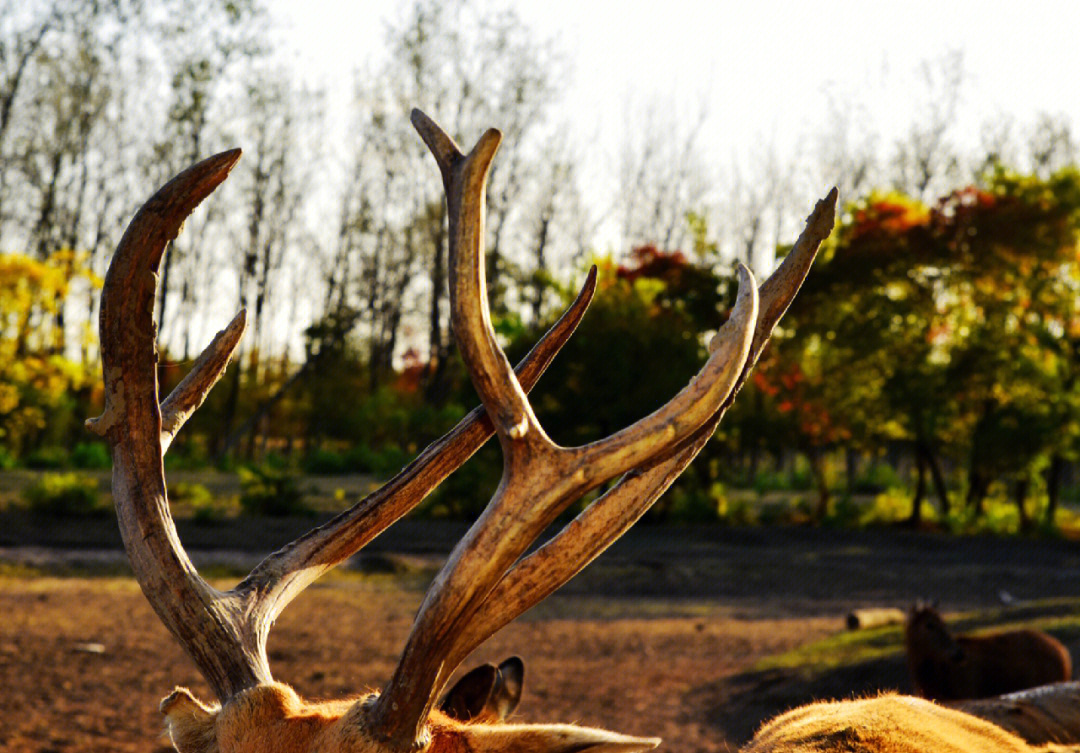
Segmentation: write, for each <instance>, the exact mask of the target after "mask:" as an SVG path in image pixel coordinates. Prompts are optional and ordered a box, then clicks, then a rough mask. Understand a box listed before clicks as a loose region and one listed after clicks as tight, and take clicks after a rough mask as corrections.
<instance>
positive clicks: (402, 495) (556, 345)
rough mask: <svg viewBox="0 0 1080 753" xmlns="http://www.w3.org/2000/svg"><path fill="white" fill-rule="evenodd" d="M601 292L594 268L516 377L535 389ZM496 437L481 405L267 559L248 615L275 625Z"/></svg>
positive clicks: (243, 586)
mask: <svg viewBox="0 0 1080 753" xmlns="http://www.w3.org/2000/svg"><path fill="white" fill-rule="evenodd" d="M595 292H596V267H592V268H591V269H590V270H589V273H588V276H587V277H586V280H585V284H584V285H583V286H582V288H581V292H580V293H578V297H577V298H576V299H575V300H574V302H573V303H572V304H571V305H570V306H569V307H568V308H567V309H566V311H565V312H564V313H563V315H562V316H561V317H560V318H559V320H558V321H557V322H555V324H554V325H552V327H551V329H550V330H548V332H547V333H546V334H545V335H544V336H543V337H542V338H541V339H540V341H539V342H537V344H536V346H535V347H534V348H533V349H532V350H531V351H530V352H529V354H528V355H526V356H525V358H523V359H522V360H521V363H519V364H518V366H517V375H518V378H519V379H520V380H521V384H522V386H523V387H524V389H525V390H531V389H532V388H533V386H534V385H535V384H536V382H537V381H538V380H539V379H540V377H541V376H542V375H543V373H544V371H545V370H546V369H547V367H548V366H549V365H550V364H551V361H552V360H553V359H554V358H555V355H556V354H557V353H558V352H559V350H560V349H561V348H562V346H563V345H565V344H566V342H567V341H568V340H569V339H570V336H571V335H572V334H573V333H574V330H575V329H577V325H578V324H579V323H580V322H581V318H582V317H583V316H584V315H585V311H586V310H587V309H588V306H589V303H590V301H591V300H592V296H593V294H594V293H595ZM493 433H494V428H493V426H492V423H491V419H490V418H488V415H487V412H486V411H485V410H484V407H483V406H482V405H478V406H477V407H476V408H474V409H473V410H472V411H470V412H469V414H468V415H466V416H465V418H463V419H462V420H461V421H460V422H458V424H457V426H455V427H454V428H453V429H451V430H450V431H449V432H447V433H446V434H445V435H443V436H442V437H440V438H439V439H437V440H436V441H435V442H433V443H431V444H430V445H429V446H428V447H427V448H426V449H425V450H424V451H423V452H422V453H420V454H419V455H418V456H417V457H416V459H415V460H413V462H411V463H410V464H409V465H407V466H406V467H405V468H403V469H402V470H401V472H400V473H398V474H397V475H396V476H394V478H392V479H390V480H389V481H387V482H386V484H384V485H383V486H382V487H380V488H379V489H378V490H376V491H375V492H373V493H372V494H370V495H368V496H367V497H365V498H364V499H362V500H361V501H360V502H358V503H357V504H356V505H354V506H353V507H351V508H350V509H348V510H346V511H345V512H343V513H341V514H340V515H338V516H337V517H336V518H334V519H333V520H331V521H329V522H327V523H326V524H324V525H322V526H320V527H318V528H316V529H314V530H312V531H310V532H309V533H307V534H305V535H304V536H301V537H300V538H299V539H297V540H296V541H293V542H292V543H290V544H288V545H287V546H285V547H284V548H282V549H281V550H279V551H277V552H275V553H274V554H272V555H270V556H269V557H267V558H266V559H265V560H264V561H263V562H261V563H260V564H259V565H258V566H257V567H256V568H255V569H254V570H253V571H252V572H251V574H250V575H249V576H248V577H247V578H246V579H245V580H244V581H243V582H242V583H240V584H239V585H238V586H237V587H236V590H237V591H238V592H242V593H245V594H247V595H248V600H249V602H255V603H253V604H252V606H251V608H250V609H249V613H250V614H251V618H252V620H253V621H255V622H257V623H258V624H260V625H265V626H269V624H271V623H272V622H273V621H274V619H275V618H276V617H277V615H278V614H279V613H280V612H281V610H282V609H284V608H285V606H286V605H287V604H288V603H289V602H290V601H292V599H293V598H294V597H295V596H296V594H298V593H300V591H301V590H303V588H304V587H306V586H307V585H308V584H310V583H311V582H313V581H314V580H315V579H316V578H318V577H319V575H320V574H322V573H323V572H325V571H326V570H328V569H330V568H332V567H333V566H335V565H337V564H338V563H340V562H343V561H344V560H346V559H348V558H349V557H351V556H352V555H354V554H355V553H356V552H358V551H359V550H360V549H361V548H363V547H364V545H366V544H367V543H368V542H369V541H371V540H372V539H373V538H375V537H376V536H377V535H379V534H380V533H381V532H382V531H384V530H386V528H387V527H389V526H390V524H392V523H393V522H394V521H396V520H398V519H399V518H401V517H402V516H403V515H405V514H406V513H407V512H409V511H410V510H411V509H413V508H414V507H415V506H416V505H417V504H419V503H420V502H421V501H422V500H423V499H424V498H425V497H426V496H427V495H428V494H429V493H430V492H431V491H432V490H433V489H434V488H435V487H437V486H438V485H439V484H440V483H442V481H443V479H445V478H446V477H447V476H449V475H450V474H451V473H453V472H454V471H455V470H457V469H458V468H460V467H461V465H462V464H463V463H464V462H465V461H466V460H468V459H469V458H470V457H472V455H473V453H474V452H476V450H478V449H479V448H480V447H481V446H482V445H483V444H484V442H486V441H487V440H488V439H489V438H490V437H491V435H492V434H493Z"/></svg>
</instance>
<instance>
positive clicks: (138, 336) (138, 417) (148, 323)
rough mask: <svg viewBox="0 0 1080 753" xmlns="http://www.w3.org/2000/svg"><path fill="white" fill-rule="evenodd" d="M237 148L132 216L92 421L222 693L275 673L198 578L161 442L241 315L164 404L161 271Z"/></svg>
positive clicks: (161, 579) (150, 561)
mask: <svg viewBox="0 0 1080 753" xmlns="http://www.w3.org/2000/svg"><path fill="white" fill-rule="evenodd" d="M239 158H240V150H239V149H234V150H232V151H228V152H223V153H222V154H218V155H216V156H214V157H210V158H209V159H207V160H204V161H203V162H200V163H199V164H197V165H195V166H193V167H191V168H189V169H188V170H186V171H184V172H183V173H181V174H180V175H178V176H176V177H175V178H173V179H172V180H171V181H169V182H168V183H167V184H166V185H165V186H164V187H162V188H161V189H160V190H159V191H158V192H157V193H156V194H154V196H153V197H151V198H150V200H149V201H147V202H146V203H145V204H144V205H143V206H142V208H141V209H139V211H138V212H137V213H136V215H135V217H134V219H132V221H131V224H130V225H128V228H127V231H126V232H125V233H124V236H123V238H122V239H121V240H120V243H119V245H118V246H117V249H116V254H115V255H114V257H113V260H112V263H111V264H110V265H109V271H108V273H107V274H106V276H105V284H104V287H103V289H102V294H101V319H100V330H101V349H102V353H101V356H102V368H103V372H104V376H105V411H104V412H103V413H102V415H101V416H100V417H99V418H97V419H93V420H90V421H88V422H87V426H88V428H90V429H91V430H92V431H95V432H96V433H98V434H100V435H101V436H103V437H105V438H106V439H107V440H108V442H109V443H110V445H111V446H112V454H113V497H114V499H115V502H116V512H117V521H118V523H119V525H120V532H121V535H122V537H123V540H124V547H125V549H126V550H127V553H128V557H129V559H130V560H131V565H132V569H133V570H134V572H135V577H136V578H137V580H138V581H139V585H140V586H142V589H143V593H145V594H146V597H147V599H148V600H149V602H150V604H151V606H153V608H154V610H155V611H156V612H157V613H158V616H159V617H161V620H162V621H163V622H164V623H165V625H166V626H167V627H168V628H169V630H170V631H171V632H172V633H173V635H175V636H176V637H177V639H178V640H179V641H180V643H181V645H182V646H183V647H184V649H185V650H186V651H187V653H188V654H189V655H190V656H191V657H192V659H193V660H194V661H195V663H196V665H197V666H198V667H199V669H200V670H201V671H202V672H203V674H204V675H205V676H206V679H207V680H208V681H209V682H210V684H211V685H212V686H213V688H214V691H215V692H216V693H217V694H218V696H219V697H221V698H227V697H229V696H230V695H232V694H234V693H236V692H238V691H239V690H242V689H243V688H245V687H250V686H251V685H254V684H256V683H258V682H260V681H268V680H269V679H270V672H269V668H268V667H267V665H266V661H265V657H264V656H262V655H261V652H259V651H257V650H255V647H254V646H252V645H251V643H250V642H249V641H247V640H245V636H244V635H243V632H242V631H241V630H240V629H239V627H238V622H237V620H236V618H235V614H234V610H235V607H236V603H235V601H234V600H233V599H230V598H229V597H228V596H227V595H226V594H221V593H219V592H218V591H216V590H215V589H213V588H211V587H210V586H209V585H208V584H207V583H206V582H205V581H204V580H203V579H202V578H200V577H199V574H198V572H196V570H195V567H194V566H193V565H192V564H191V561H190V560H189V559H188V557H187V553H186V552H185V551H184V548H183V546H182V545H181V543H180V539H179V537H178V536H177V534H176V527H175V525H174V524H173V519H172V515H171V514H170V512H169V503H168V499H167V497H166V491H165V472H164V469H163V466H162V456H163V452H164V449H163V446H164V445H165V444H167V443H168V441H169V440H170V439H171V436H172V433H174V432H175V430H176V429H177V428H179V425H180V424H181V423H183V419H184V417H186V415H187V413H189V412H190V411H189V408H192V407H193V405H194V404H197V403H198V402H201V400H202V397H203V396H205V393H206V391H207V390H209V388H210V385H212V384H213V381H214V380H215V379H216V378H217V376H218V375H220V373H221V370H222V369H223V368H224V365H225V363H226V362H227V361H228V357H229V355H230V354H231V352H232V349H233V347H235V343H236V339H237V338H239V334H240V332H241V331H242V329H243V324H242V319H241V320H240V323H239V324H237V322H236V321H234V323H233V325H232V326H231V327H230V329H229V330H227V333H228V334H227V335H226V336H223V337H219V338H218V339H217V340H215V343H213V344H211V346H210V347H209V348H208V349H207V353H205V354H204V355H203V357H202V358H200V360H199V366H198V367H197V368H196V370H195V372H196V373H195V375H194V377H190V378H189V380H187V385H186V386H185V387H184V388H183V389H180V390H178V391H177V392H176V393H174V394H175V395H176V398H175V400H172V401H171V402H169V401H167V402H169V410H168V416H169V423H168V426H167V427H166V432H164V433H163V428H162V417H161V409H160V407H159V405H158V383H157V345H156V343H155V334H156V326H155V324H154V319H153V308H154V294H155V289H156V285H157V269H158V265H159V264H160V262H161V257H162V254H163V253H164V251H165V247H166V245H167V244H168V243H169V242H170V241H171V240H172V239H174V238H175V237H176V236H177V234H178V233H179V231H180V227H181V225H182V224H183V222H184V220H185V219H186V218H187V216H188V215H189V214H190V213H191V211H192V210H193V209H194V208H195V207H196V206H198V204H199V203H200V202H201V201H202V200H203V199H204V198H206V197H207V196H209V195H210V193H211V192H212V191H213V190H214V189H215V188H216V187H217V186H218V185H220V183H221V182H222V181H223V180H224V179H225V178H226V177H227V176H228V174H229V171H230V170H231V169H232V167H233V166H234V165H235V164H236V161H237V160H238V159H239Z"/></svg>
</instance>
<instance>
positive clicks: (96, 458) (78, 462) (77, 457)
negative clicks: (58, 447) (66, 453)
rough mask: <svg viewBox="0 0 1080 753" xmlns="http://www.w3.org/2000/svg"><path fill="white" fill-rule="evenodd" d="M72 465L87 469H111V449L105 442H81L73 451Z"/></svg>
mask: <svg viewBox="0 0 1080 753" xmlns="http://www.w3.org/2000/svg"><path fill="white" fill-rule="evenodd" d="M71 465H73V466H74V467H76V468H87V469H104V468H110V467H112V458H111V457H110V456H109V448H108V447H107V446H106V445H105V443H104V442H79V444H77V445H75V449H73V450H72V451H71Z"/></svg>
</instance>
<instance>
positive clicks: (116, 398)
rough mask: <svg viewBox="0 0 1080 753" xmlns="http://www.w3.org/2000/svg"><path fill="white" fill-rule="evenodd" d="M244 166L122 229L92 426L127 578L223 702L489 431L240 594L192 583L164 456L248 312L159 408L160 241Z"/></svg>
mask: <svg viewBox="0 0 1080 753" xmlns="http://www.w3.org/2000/svg"><path fill="white" fill-rule="evenodd" d="M239 158H240V151H239V150H232V151H229V152H224V153H222V154H218V155H216V156H214V157H210V158H209V159H207V160H204V161H203V162H200V163H199V164H197V165H195V166H193V167H192V168H190V169H188V170H187V171H185V172H183V173H181V174H180V175H178V176H177V177H175V178H174V179H173V180H171V181H169V182H168V183H167V184H166V185H165V186H163V187H162V188H161V189H160V190H159V191H158V192H157V193H156V194H154V196H153V197H152V198H151V199H150V200H149V201H147V202H146V204H144V205H143V207H142V208H141V209H140V210H139V212H138V213H137V214H136V215H135V218H134V219H133V220H132V222H131V224H130V225H129V226H128V229H127V231H126V232H125V234H124V237H123V238H122V240H121V241H120V244H119V245H118V247H117V250H116V254H115V255H114V257H113V261H112V263H111V264H110V267H109V271H108V273H107V274H106V277H105V284H104V288H103V290H102V297H101V318H100V332H101V344H102V346H101V347H102V362H103V371H104V376H105V410H104V412H103V413H102V415H101V416H100V417H99V418H96V419H91V420H89V421H87V426H88V428H89V429H90V430H91V431H94V432H96V433H97V434H100V435H101V436H102V437H104V438H105V439H106V440H108V442H109V443H110V445H111V446H112V452H113V496H114V499H115V502H116V508H117V519H118V521H119V525H120V531H121V535H122V537H123V540H124V546H125V549H126V550H127V552H128V556H129V558H130V560H131V563H132V568H133V570H134V572H135V576H136V578H137V579H138V581H139V584H140V585H141V586H142V589H143V592H144V593H145V594H146V597H147V599H148V600H149V601H150V603H151V605H152V606H153V608H154V610H155V611H156V612H157V613H158V615H159V616H160V617H161V619H162V621H163V622H164V623H165V625H166V626H167V627H168V628H169V630H170V631H171V632H172V633H173V635H175V636H176V638H177V639H178V640H179V641H180V643H181V645H182V646H183V647H184V649H185V651H187V653H188V654H189V655H190V656H191V658H192V659H193V661H194V662H195V664H196V666H198V667H199V669H200V671H201V672H202V673H203V675H204V676H205V677H206V679H207V681H208V682H209V683H210V685H211V687H212V688H213V689H214V692H215V693H216V694H217V695H218V697H219V698H221V699H222V700H225V699H228V698H230V697H232V696H233V695H235V694H236V693H238V692H240V691H242V690H244V689H246V688H250V687H253V686H255V685H258V684H260V683H267V682H270V681H271V679H272V677H271V674H270V668H269V663H268V661H267V658H266V638H267V635H268V634H269V630H270V627H271V625H272V624H273V621H274V619H275V618H276V617H277V615H278V614H279V613H280V612H281V610H282V609H284V607H285V606H286V605H287V604H288V603H289V602H290V601H291V600H292V599H293V598H294V597H295V596H296V595H297V594H298V593H299V592H300V591H301V590H302V589H303V588H304V587H305V586H307V585H308V584H310V583H311V582H312V581H313V580H315V578H317V577H318V576H319V575H320V574H321V573H323V572H325V571H326V570H327V569H329V568H331V567H333V566H334V565H337V564H339V563H340V562H342V561H344V560H346V559H348V558H349V557H351V556H352V555H353V554H355V553H356V552H357V551H359V550H360V549H361V548H362V547H363V546H364V545H365V544H367V543H368V542H369V541H371V539H373V538H375V536H377V535H378V534H379V533H381V532H382V531H383V530H385V529H386V528H387V527H388V526H389V525H390V524H392V523H393V522H394V521H396V520H397V519H398V518H400V517H401V516H402V515H404V514H405V513H407V512H408V511H409V510H411V509H412V508H413V507H415V506H416V505H417V504H419V502H420V501H422V500H423V499H424V497H426V496H427V494H428V493H430V492H431V490H432V489H434V488H435V487H437V486H438V485H439V483H441V482H442V480H443V479H445V478H446V477H447V476H448V475H450V474H451V473H453V472H454V471H455V470H456V469H457V468H459V467H460V466H461V464H462V463H464V462H465V461H466V460H468V458H469V457H471V456H472V454H473V453H474V452H475V451H476V450H477V449H478V448H479V447H480V446H481V445H483V443H484V442H486V441H487V440H488V439H489V438H490V437H491V435H492V433H493V427H492V425H491V422H490V420H489V419H488V418H487V415H486V413H485V412H484V410H483V408H482V407H479V406H478V407H477V408H476V409H475V410H473V411H472V412H471V413H469V414H468V415H467V416H466V417H465V418H464V419H462V421H461V422H459V423H458V425H457V426H456V427H454V428H453V429H452V430H451V431H450V432H449V433H447V434H446V435H445V436H443V437H442V438H440V439H438V440H436V441H435V442H434V443H432V445H431V446H429V447H428V448H427V449H425V450H424V451H423V452H422V453H421V454H420V455H419V456H418V457H417V458H416V459H415V460H414V461H413V462H412V463H410V464H409V465H408V466H407V467H406V468H404V469H403V470H402V471H401V472H400V473H399V474H398V475H397V476H395V477H394V478H393V479H391V480H390V481H389V482H387V483H386V484H385V485H384V486H383V487H382V488H380V489H379V490H377V491H376V492H374V493H373V494H371V495H369V496H368V497H366V498H364V499H362V500H360V502H358V503H357V504H356V505H354V506H353V507H352V508H350V509H349V510H347V511H345V512H343V513H342V514H340V515H339V516H338V517H336V518H335V519H333V520H331V521H330V522H328V523H326V524H325V525H323V526H321V527H320V528H317V529H315V530H313V531H311V532H310V533H308V534H306V535H304V536H302V537H301V538H299V539H297V540H296V541H294V542H293V543H291V544H289V545H287V546H286V547H284V548H283V549H281V550H280V551H278V552H276V553H275V554H273V555H271V556H270V557H268V558H267V559H266V560H264V561H263V562H262V563H261V564H260V565H259V566H257V567H256V568H255V570H253V571H252V573H251V574H250V575H249V576H248V577H247V578H245V579H244V580H243V581H242V582H241V583H240V584H239V585H237V587H236V588H234V589H232V590H230V591H225V592H222V591H218V590H217V589H214V588H213V587H211V586H210V585H209V584H208V583H206V581H205V580H204V579H203V578H202V577H200V576H199V573H198V572H197V570H196V569H195V567H194V565H192V563H191V561H190V559H189V558H188V556H187V553H186V552H185V551H184V548H183V545H182V544H181V542H180V539H179V536H178V535H177V532H176V526H175V524H174V522H173V519H172V514H171V512H170V510H169V502H168V497H167V493H166V486H165V474H164V468H163V465H162V458H163V456H164V453H165V451H166V450H167V449H168V447H169V445H170V444H171V442H172V439H173V437H175V436H176V433H177V432H178V431H179V430H180V428H181V427H182V425H183V424H184V422H185V421H186V420H187V418H188V417H189V416H190V415H191V414H192V413H193V412H194V411H195V409H196V408H198V406H199V405H201V404H202V402H203V400H204V399H205V398H206V395H207V394H208V393H209V391H210V389H211V388H212V387H213V386H214V384H215V383H216V382H217V380H218V379H219V378H220V377H221V375H222V374H223V373H224V371H225V368H226V367H227V365H228V363H229V360H230V359H231V357H232V355H233V353H234V352H235V350H236V347H237V344H238V343H239V341H240V337H241V335H242V334H243V332H244V324H245V315H244V312H243V311H241V312H240V313H239V314H237V316H236V317H235V318H234V319H233V321H232V322H230V324H229V325H228V327H226V328H225V329H224V330H223V331H222V332H220V333H218V335H217V336H216V337H215V338H214V340H213V341H212V342H211V343H210V345H209V346H207V348H206V350H205V351H204V352H203V354H202V355H201V356H200V357H199V358H198V359H197V361H196V362H195V365H194V367H193V368H192V370H191V372H190V373H189V374H188V375H187V376H186V377H185V378H184V379H183V381H181V383H180V384H179V385H177V387H176V388H175V389H174V390H173V391H172V393H171V394H170V395H169V396H168V397H167V398H166V399H165V400H164V401H163V402H162V403H161V404H160V405H159V404H158V382H157V346H156V343H155V335H156V326H155V324H154V320H153V306H154V294H155V290H156V286H157V277H156V275H157V270H158V266H159V264H160V262H161V258H162V255H163V254H164V251H165V247H166V246H167V245H168V243H169V242H170V241H171V240H173V239H174V238H175V237H176V236H177V234H178V233H179V231H180V228H181V226H182V224H183V222H184V220H185V219H186V218H187V216H188V215H189V214H190V213H191V211H192V210H193V209H194V208H195V207H196V206H198V204H199V203H200V202H201V201H202V200H203V199H205V198H206V197H207V196H209V194H210V193H211V192H212V191H213V190H214V189H215V188H216V187H217V186H218V185H220V184H221V182H222V181H223V180H225V178H226V177H227V176H228V174H229V171H230V170H231V169H232V167H233V166H234V165H235V164H236V162H237V160H238V159H239ZM595 288H596V272H595V269H594V270H592V271H590V273H589V276H588V278H587V280H586V282H585V285H584V287H583V289H582V291H581V293H580V294H579V295H578V297H577V299H576V300H575V301H574V303H573V304H572V305H571V306H570V307H569V308H568V309H567V311H566V313H565V314H564V315H563V316H562V318H560V319H559V321H558V322H556V324H555V325H554V326H553V327H552V328H551V330H550V331H549V332H548V333H547V334H545V335H544V337H543V338H542V339H541V340H540V342H539V343H537V345H536V347H535V348H533V350H532V351H531V352H530V353H529V354H528V355H527V356H526V357H525V358H524V359H523V361H522V362H521V364H520V365H519V367H518V370H519V376H520V379H521V382H522V384H524V385H525V389H531V388H532V386H533V385H534V384H536V381H537V380H538V379H539V378H540V376H541V375H542V374H543V372H544V370H545V369H546V368H547V367H548V365H549V364H550V363H551V361H552V359H553V358H554V357H555V354H556V353H558V351H559V349H560V348H561V347H562V346H563V345H564V344H565V343H566V341H567V340H568V339H569V338H570V336H571V335H572V334H573V332H574V330H575V329H576V327H577V325H578V323H579V322H580V321H581V317H582V316H584V314H585V310H586V309H587V308H588V305H589V302H590V301H591V300H592V295H593V292H594V291H595Z"/></svg>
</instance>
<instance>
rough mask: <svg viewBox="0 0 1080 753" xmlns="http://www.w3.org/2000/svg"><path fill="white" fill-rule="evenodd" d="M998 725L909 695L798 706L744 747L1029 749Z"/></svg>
mask: <svg viewBox="0 0 1080 753" xmlns="http://www.w3.org/2000/svg"><path fill="white" fill-rule="evenodd" d="M1032 750H1038V749H1037V748H1032V747H1031V746H1030V745H1029V744H1028V743H1026V742H1025V741H1024V740H1022V739H1020V738H1019V737H1017V736H1015V735H1013V734H1010V733H1008V732H1006V731H1005V730H1003V729H1001V728H1000V727H998V726H996V725H994V724H991V723H990V722H987V721H984V720H982V719H979V718H977V717H974V716H972V715H970V714H965V713H963V712H961V711H956V710H954V709H949V708H945V707H943V706H940V705H938V704H935V703H932V702H930V701H927V700H924V699H922V698H914V697H911V696H900V695H882V696H878V697H876V698H866V699H862V700H856V701H833V702H829V703H814V704H810V705H808V706H802V707H800V708H797V709H795V710H793V711H789V712H787V713H786V714H782V715H781V716H778V717H776V718H775V719H773V720H772V721H770V722H767V723H766V724H765V725H764V726H763V727H762V728H761V730H760V731H759V732H758V733H757V735H755V736H754V739H753V740H752V741H751V742H750V744H749V745H747V746H746V747H745V748H743V753H854V752H855V751H858V752H859V753H1029V752H1030V751H1032Z"/></svg>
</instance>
